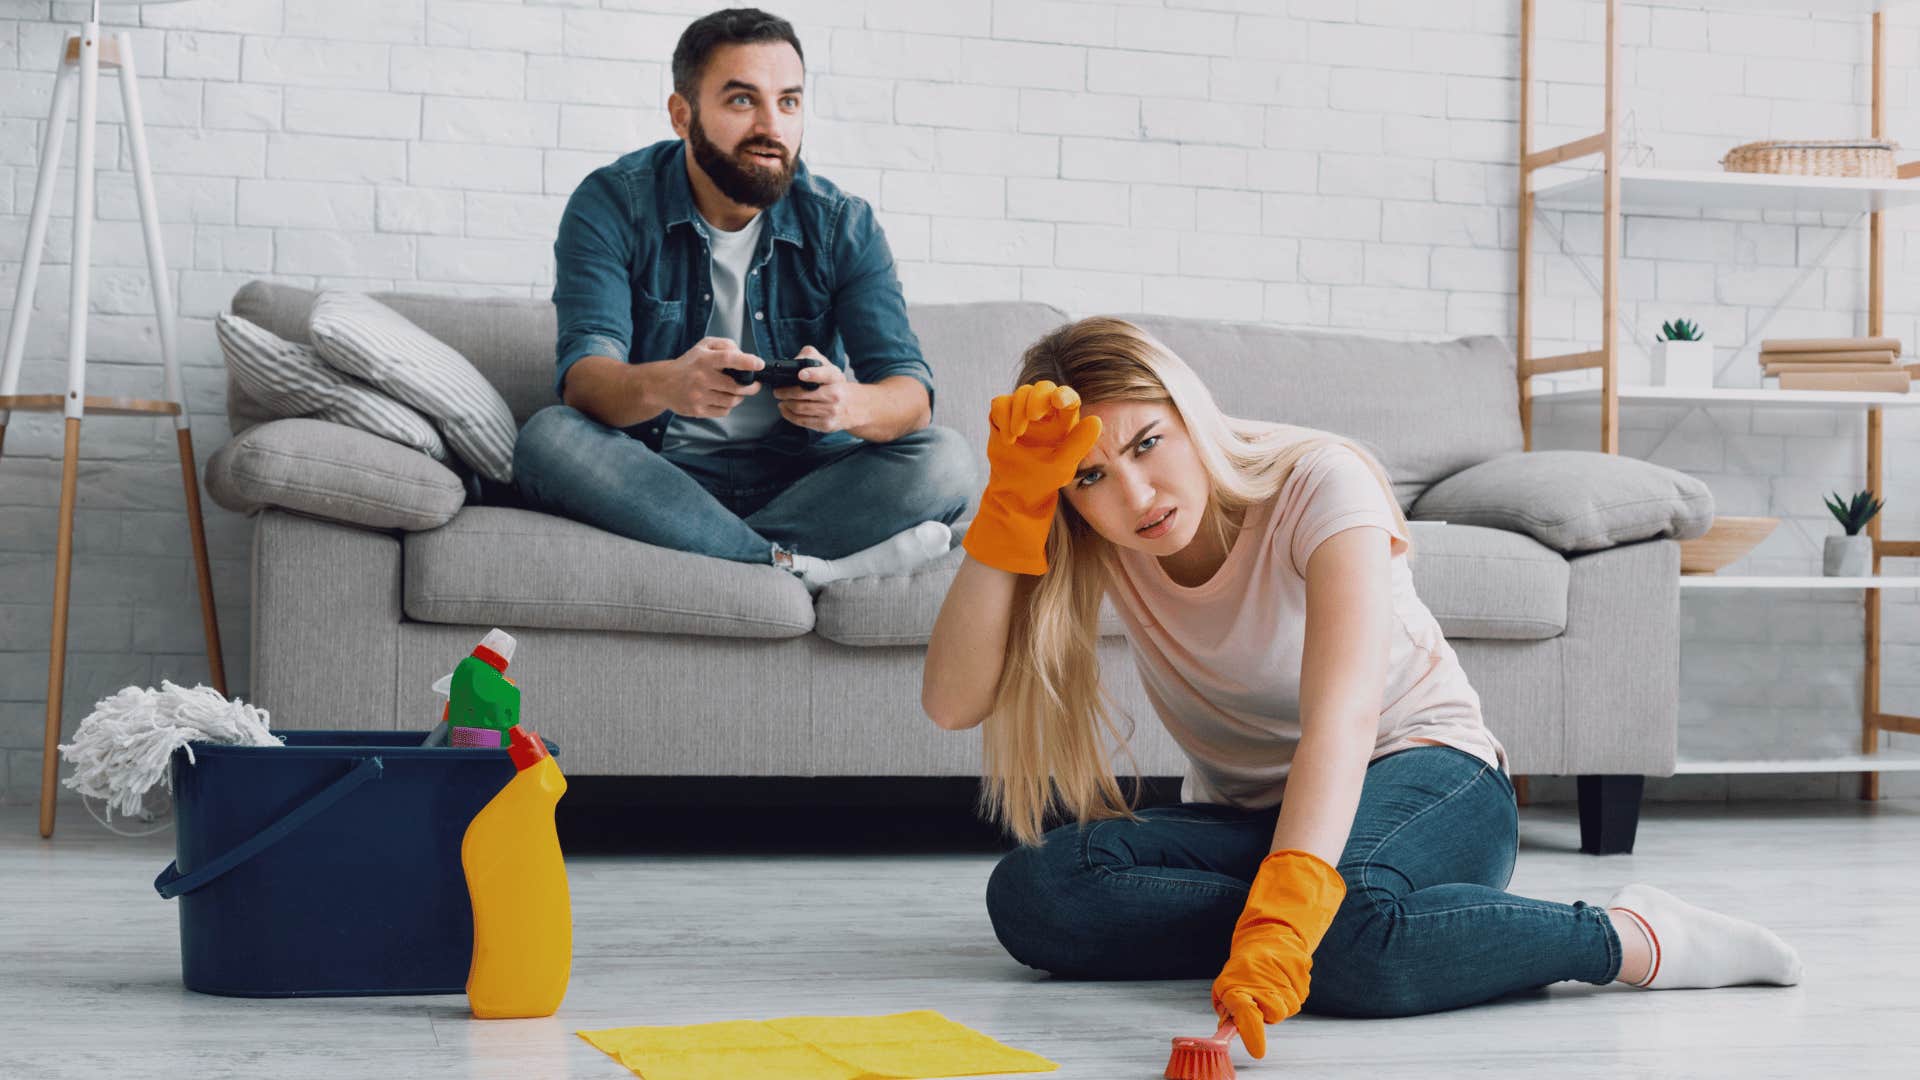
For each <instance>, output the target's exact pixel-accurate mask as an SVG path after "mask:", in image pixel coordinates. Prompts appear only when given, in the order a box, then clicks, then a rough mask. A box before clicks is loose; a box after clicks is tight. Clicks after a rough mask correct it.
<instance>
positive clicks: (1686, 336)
mask: <svg viewBox="0 0 1920 1080" xmlns="http://www.w3.org/2000/svg"><path fill="white" fill-rule="evenodd" d="M1702 337H1703V335H1702V334H1701V333H1700V324H1699V323H1696V322H1693V321H1691V320H1688V319H1674V320H1673V321H1672V322H1663V323H1661V324H1660V340H1661V341H1699V340H1701V339H1702Z"/></svg>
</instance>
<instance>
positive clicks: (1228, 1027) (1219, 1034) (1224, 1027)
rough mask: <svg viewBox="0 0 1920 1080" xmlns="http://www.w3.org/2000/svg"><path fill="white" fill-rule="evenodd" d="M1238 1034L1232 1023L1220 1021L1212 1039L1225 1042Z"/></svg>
mask: <svg viewBox="0 0 1920 1080" xmlns="http://www.w3.org/2000/svg"><path fill="white" fill-rule="evenodd" d="M1238 1034H1240V1029H1239V1028H1236V1027H1234V1026H1233V1021H1231V1020H1222V1021H1220V1029H1219V1030H1218V1031H1215V1032H1214V1033H1213V1037H1214V1038H1215V1039H1220V1040H1227V1039H1232V1038H1233V1037H1234V1036H1235V1035H1238Z"/></svg>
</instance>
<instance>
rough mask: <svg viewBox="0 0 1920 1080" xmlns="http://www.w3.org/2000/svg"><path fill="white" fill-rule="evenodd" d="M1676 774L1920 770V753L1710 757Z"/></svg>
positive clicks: (1685, 762) (1685, 763)
mask: <svg viewBox="0 0 1920 1080" xmlns="http://www.w3.org/2000/svg"><path fill="white" fill-rule="evenodd" d="M1673 771H1674V774H1675V775H1677V776H1693V775H1699V774H1706V775H1719V774H1721V773H1833V772H1857V773H1875V772H1920V754H1916V753H1914V752H1913V751H1911V750H1882V751H1880V752H1879V753H1877V754H1849V755H1847V756H1845V757H1818V758H1763V759H1757V760H1752V759H1743V758H1729V759H1726V760H1723V761H1716V760H1713V759H1709V758H1700V759H1686V758H1683V759H1681V760H1680V761H1678V762H1675V763H1674V767H1673Z"/></svg>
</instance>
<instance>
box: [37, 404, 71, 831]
mask: <svg viewBox="0 0 1920 1080" xmlns="http://www.w3.org/2000/svg"><path fill="white" fill-rule="evenodd" d="M79 475H80V421H79V420H78V419H77V418H75V417H71V416H70V417H68V418H67V449H66V457H65V460H64V461H63V462H62V463H61V466H60V538H59V542H58V547H57V548H56V554H55V555H54V564H53V637H52V640H51V641H50V642H49V643H48V649H49V650H50V656H49V659H48V661H47V731H46V738H45V740H44V741H43V743H42V746H41V759H40V835H41V836H52V835H53V808H54V796H55V795H56V794H57V793H58V792H59V787H60V704H61V702H60V698H61V691H62V690H63V689H65V687H66V679H67V594H68V586H69V585H70V584H71V583H72V581H73V504H74V496H75V488H76V487H77V486H78V481H79Z"/></svg>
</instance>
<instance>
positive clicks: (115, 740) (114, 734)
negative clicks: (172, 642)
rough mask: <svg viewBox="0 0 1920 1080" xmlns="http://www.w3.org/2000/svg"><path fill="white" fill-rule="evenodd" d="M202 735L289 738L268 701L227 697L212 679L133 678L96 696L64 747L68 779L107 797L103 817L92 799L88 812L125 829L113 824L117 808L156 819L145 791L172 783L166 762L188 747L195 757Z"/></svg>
mask: <svg viewBox="0 0 1920 1080" xmlns="http://www.w3.org/2000/svg"><path fill="white" fill-rule="evenodd" d="M196 742H212V743H225V744H228V745H235V746H280V745H283V744H282V743H281V740H280V738H279V737H278V736H276V735H274V734H273V733H272V732H270V731H268V730H267V712H266V710H265V709H256V708H254V707H253V706H251V705H248V704H247V703H245V702H243V701H240V700H239V699H237V698H236V699H234V700H231V701H229V700H227V698H225V697H224V696H222V695H221V694H220V692H219V691H217V690H215V689H213V688H212V687H210V686H196V687H194V688H193V689H191V690H189V689H187V688H185V687H183V686H179V685H176V684H175V683H173V682H171V681H168V680H166V679H162V680H161V681H160V689H158V690H155V689H153V688H152V687H150V686H149V687H140V686H129V687H127V688H126V689H124V690H121V691H120V692H119V693H117V694H114V695H113V696H112V697H106V698H101V699H100V700H99V701H97V702H95V703H94V706H93V712H91V713H89V714H87V718H86V719H84V720H82V721H80V727H79V729H78V730H76V731H75V732H74V733H73V741H72V742H70V743H66V744H63V745H62V746H61V747H60V753H61V754H63V755H65V757H66V759H67V763H68V764H70V765H72V766H73V775H72V776H69V777H67V779H66V780H65V781H63V782H64V783H65V784H66V786H68V787H70V788H72V789H73V790H75V791H77V792H79V793H80V794H81V795H83V796H88V797H90V798H95V799H101V800H103V801H105V803H106V805H107V817H106V818H105V819H101V818H100V816H99V815H98V814H97V813H95V812H94V810H93V804H92V803H87V804H86V806H87V812H88V813H92V814H94V817H95V820H98V821H100V823H101V824H102V825H105V826H106V827H107V828H108V829H112V830H113V831H114V832H119V831H120V830H118V829H114V828H113V822H112V817H113V812H114V811H115V810H118V811H120V813H121V815H122V816H124V817H131V818H139V819H148V820H150V815H149V814H148V813H147V808H146V805H145V801H144V800H145V798H146V795H147V792H148V791H150V790H152V789H153V786H154V785H155V784H161V783H164V784H166V785H167V789H168V790H169V791H171V790H172V789H173V780H172V778H171V777H169V776H168V775H167V762H168V761H169V760H170V759H171V758H172V757H173V752H174V750H176V749H179V748H182V747H184V748H185V749H186V752H187V760H188V761H192V760H194V758H193V744H194V743H196Z"/></svg>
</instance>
